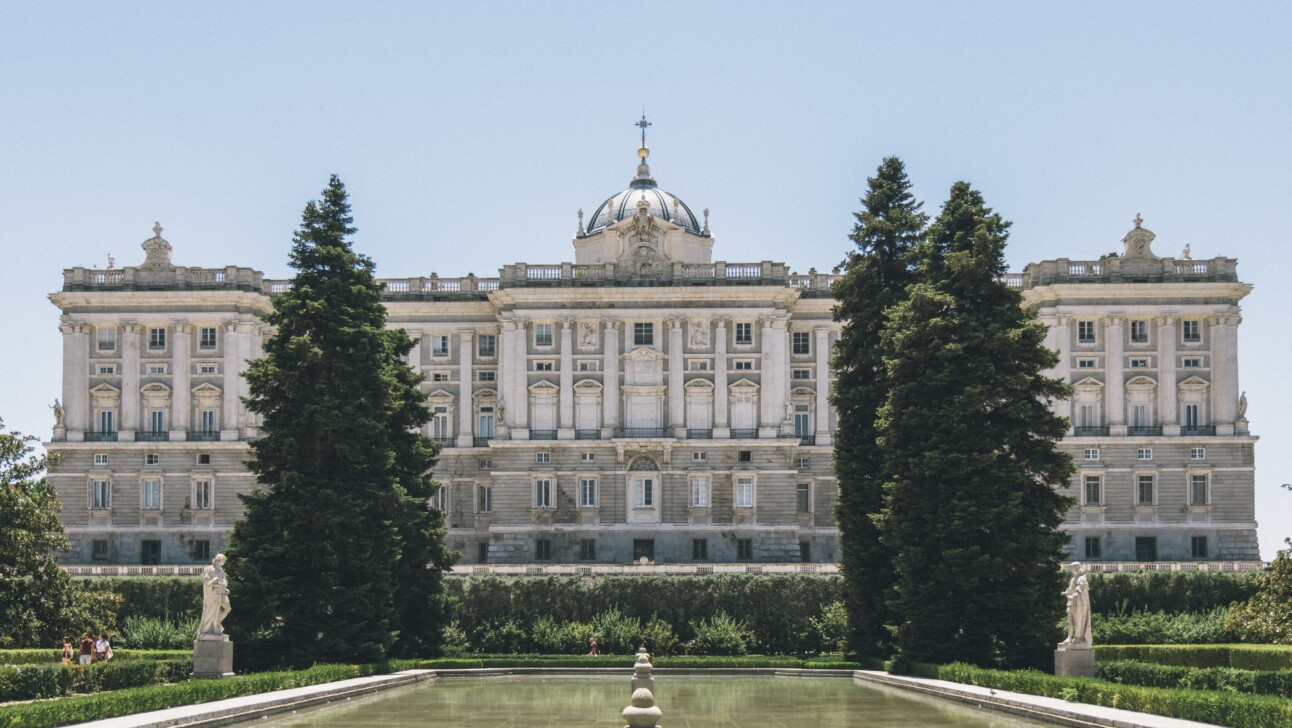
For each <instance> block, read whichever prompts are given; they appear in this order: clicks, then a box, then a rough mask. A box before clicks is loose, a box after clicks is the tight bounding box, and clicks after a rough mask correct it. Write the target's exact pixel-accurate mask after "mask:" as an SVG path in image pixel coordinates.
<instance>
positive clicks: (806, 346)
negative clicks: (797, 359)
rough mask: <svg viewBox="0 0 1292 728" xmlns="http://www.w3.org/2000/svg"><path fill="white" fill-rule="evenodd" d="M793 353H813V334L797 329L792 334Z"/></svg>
mask: <svg viewBox="0 0 1292 728" xmlns="http://www.w3.org/2000/svg"><path fill="white" fill-rule="evenodd" d="M790 346H791V349H790V351H791V353H794V354H811V353H812V334H810V333H808V332H806V331H795V332H793V333H791V334H790Z"/></svg>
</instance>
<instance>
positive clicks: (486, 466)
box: [479, 458, 493, 470]
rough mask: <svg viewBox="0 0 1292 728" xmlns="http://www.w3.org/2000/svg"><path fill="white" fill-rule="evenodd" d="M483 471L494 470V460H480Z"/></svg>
mask: <svg viewBox="0 0 1292 728" xmlns="http://www.w3.org/2000/svg"><path fill="white" fill-rule="evenodd" d="M479 462H480V469H481V470H493V458H480V461H479Z"/></svg>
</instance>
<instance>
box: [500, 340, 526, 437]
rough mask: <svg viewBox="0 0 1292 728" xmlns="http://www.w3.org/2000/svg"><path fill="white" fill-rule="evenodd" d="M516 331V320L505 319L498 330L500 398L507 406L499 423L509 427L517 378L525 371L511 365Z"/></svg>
mask: <svg viewBox="0 0 1292 728" xmlns="http://www.w3.org/2000/svg"><path fill="white" fill-rule="evenodd" d="M515 331H516V322H515V321H503V322H502V325H501V327H500V329H499V331H498V376H497V379H498V399H499V401H500V402H501V404H502V405H503V406H505V407H506V411H505V412H500V413H499V416H498V423H499V424H500V425H504V426H508V427H509V426H510V425H511V421H510V420H509V419H508V417H509V416H510V415H511V399H512V397H514V396H516V385H515V379H516V377H518V376H523V375H524V372H517V371H515V370H514V367H512V365H511V362H512V353H511V350H512V348H513V347H515V346H516V341H515V335H514V334H515Z"/></svg>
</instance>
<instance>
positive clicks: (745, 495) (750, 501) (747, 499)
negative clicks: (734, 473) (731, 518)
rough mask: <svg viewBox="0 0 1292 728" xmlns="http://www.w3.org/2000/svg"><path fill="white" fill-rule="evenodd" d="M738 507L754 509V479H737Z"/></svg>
mask: <svg viewBox="0 0 1292 728" xmlns="http://www.w3.org/2000/svg"><path fill="white" fill-rule="evenodd" d="M736 507H737V508H753V507H754V479H753V478H736Z"/></svg>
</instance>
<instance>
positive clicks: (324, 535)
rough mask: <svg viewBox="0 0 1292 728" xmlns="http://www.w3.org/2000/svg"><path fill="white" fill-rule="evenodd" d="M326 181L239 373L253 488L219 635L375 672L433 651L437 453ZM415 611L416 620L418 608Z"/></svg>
mask: <svg viewBox="0 0 1292 728" xmlns="http://www.w3.org/2000/svg"><path fill="white" fill-rule="evenodd" d="M352 222H353V218H352V217H351V215H350V204H349V201H348V199H347V196H346V192H345V187H344V185H342V184H341V181H340V180H338V179H337V178H336V177H335V176H333V177H332V179H331V181H330V183H329V184H328V186H327V188H326V189H325V190H324V191H323V197H322V199H321V200H317V201H311V202H310V203H309V204H307V205H306V207H305V212H304V215H303V219H302V221H301V226H300V228H299V230H298V231H297V233H296V235H295V237H294V240H293V246H292V253H291V264H292V267H293V268H295V269H296V271H297V272H296V275H295V277H294V278H293V279H292V286H291V289H290V290H289V291H287V292H286V293H283V294H282V295H280V296H278V297H276V298H275V299H274V310H273V311H272V312H271V313H269V314H268V315H267V316H266V317H265V321H266V322H267V323H269V324H270V325H272V326H274V327H275V329H276V331H275V333H274V335H273V337H272V338H270V339H269V340H268V341H267V342H266V344H265V356H264V357H263V358H261V359H258V360H256V361H254V362H252V363H251V364H250V365H249V367H248V371H247V374H246V376H247V382H248V384H249V391H250V396H249V397H248V398H247V400H246V402H247V406H248V408H249V409H250V410H251V411H252V412H255V413H256V414H258V415H260V416H261V418H262V424H261V427H260V430H261V437H260V438H259V439H257V440H256V441H254V442H253V443H252V459H251V461H250V462H249V465H250V467H251V470H252V471H253V472H254V473H255V474H256V476H257V480H258V482H259V486H260V487H259V488H258V489H257V490H255V491H254V492H252V493H251V494H249V495H246V496H242V500H243V504H244V507H245V512H244V515H243V518H242V520H240V521H238V522H237V523H236V524H235V525H234V530H233V535H232V539H231V543H230V549H229V554H228V555H229V566H228V571H229V575H230V580H231V581H232V584H231V588H230V591H231V594H232V596H233V600H234V601H233V604H234V608H233V611H232V612H231V614H230V616H229V619H228V622H229V628H230V631H231V632H232V633H233V634H234V636H235V638H236V639H237V640H239V641H240V642H241V643H242V644H243V645H244V649H243V651H242V653H241V654H243V655H245V656H246V657H248V658H250V660H249V661H250V662H251V664H253V665H267V664H272V663H280V664H287V665H308V664H311V663H313V662H371V661H374V660H379V659H382V658H384V657H386V656H387V655H388V654H390V652H391V651H392V648H395V647H396V645H397V644H400V645H401V646H403V647H406V648H407V650H408V651H414V650H428V651H432V650H433V649H434V647H435V645H436V644H437V640H438V631H439V629H440V628H441V627H442V625H441V624H439V623H438V620H439V618H440V614H441V610H440V608H439V607H438V606H437V605H438V603H439V599H440V595H439V581H438V580H439V576H440V571H441V570H442V569H443V568H444V567H446V566H448V565H449V564H450V563H451V561H450V559H449V555H448V554H447V553H446V552H445V551H444V549H443V534H442V530H441V521H440V514H439V513H438V512H437V511H435V510H433V509H431V508H430V507H429V506H428V504H427V500H428V499H429V498H430V496H431V495H432V494H433V493H434V489H435V485H434V483H433V482H432V481H431V480H430V478H429V475H428V474H427V471H428V470H429V468H430V467H431V466H432V465H433V464H434V462H435V456H436V454H437V452H438V450H437V448H436V446H435V444H434V443H433V442H431V441H429V440H428V439H427V438H425V437H424V436H422V435H421V434H419V433H418V432H417V431H416V428H417V427H419V426H421V425H423V424H425V423H426V422H427V421H428V419H429V417H430V414H429V412H428V411H427V409H426V407H425V404H424V401H423V398H422V395H421V394H420V393H419V391H418V389H417V385H418V383H419V382H420V381H421V377H420V375H418V374H415V373H414V372H412V371H411V370H410V369H409V368H408V367H407V366H406V365H404V364H403V363H402V362H401V361H400V357H401V356H403V355H404V354H407V353H408V351H409V350H410V349H411V348H412V346H413V344H412V342H411V341H410V340H409V338H408V336H407V334H406V333H405V332H404V331H402V330H395V331H390V330H387V329H386V328H385V323H386V310H385V308H384V307H383V305H382V303H381V289H380V286H379V284H378V283H377V281H376V279H375V278H374V276H373V265H372V261H371V260H370V259H368V258H367V257H365V256H362V255H359V254H357V253H355V252H354V250H353V249H352V247H351V245H350V241H349V237H350V236H351V235H352V234H353V233H354V232H355V230H354V228H353V227H351V223H352ZM418 603H421V604H425V606H426V609H427V611H426V612H425V613H423V612H420V611H419V610H418Z"/></svg>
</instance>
